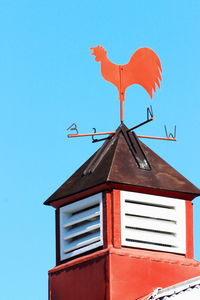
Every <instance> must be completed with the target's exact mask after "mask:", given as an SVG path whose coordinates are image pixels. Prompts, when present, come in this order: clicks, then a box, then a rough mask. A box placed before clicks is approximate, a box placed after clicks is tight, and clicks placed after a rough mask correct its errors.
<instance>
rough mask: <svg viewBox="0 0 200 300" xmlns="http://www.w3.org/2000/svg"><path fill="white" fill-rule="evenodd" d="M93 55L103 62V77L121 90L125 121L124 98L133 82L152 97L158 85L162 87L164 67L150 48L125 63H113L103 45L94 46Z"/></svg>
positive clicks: (122, 115)
mask: <svg viewBox="0 0 200 300" xmlns="http://www.w3.org/2000/svg"><path fill="white" fill-rule="evenodd" d="M90 49H91V50H93V53H91V55H94V56H96V57H95V60H96V61H97V62H101V74H102V76H103V78H104V79H105V80H107V81H109V82H111V83H112V84H114V85H115V86H116V87H117V88H118V91H119V100H120V120H121V122H123V121H124V100H125V92H126V89H127V88H128V87H129V86H130V85H133V84H139V85H141V86H142V87H143V88H144V89H145V90H146V91H147V93H148V94H149V96H150V97H151V98H152V96H153V91H154V92H155V91H156V86H158V87H160V81H161V80H162V78H161V72H162V67H161V63H160V60H159V58H158V56H157V55H156V53H155V52H153V50H151V49H149V48H140V49H138V50H137V51H136V52H135V53H134V54H133V55H132V56H131V59H130V61H129V62H128V63H127V64H125V65H116V64H114V63H112V62H111V61H110V60H109V59H108V57H107V52H106V50H105V49H104V48H103V47H102V46H97V47H92V48H90Z"/></svg>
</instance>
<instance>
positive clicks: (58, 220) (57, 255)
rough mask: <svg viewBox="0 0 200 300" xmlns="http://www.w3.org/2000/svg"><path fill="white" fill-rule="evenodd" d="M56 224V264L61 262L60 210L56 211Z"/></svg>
mask: <svg viewBox="0 0 200 300" xmlns="http://www.w3.org/2000/svg"><path fill="white" fill-rule="evenodd" d="M55 219H56V220H55V224H56V230H55V232H56V265H58V264H60V263H61V261H60V210H59V208H57V209H56V211H55Z"/></svg>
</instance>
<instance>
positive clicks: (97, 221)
mask: <svg viewBox="0 0 200 300" xmlns="http://www.w3.org/2000/svg"><path fill="white" fill-rule="evenodd" d="M101 245H103V234H102V194H96V195H93V196H91V197H88V198H85V199H83V200H79V201H77V202H74V203H71V204H68V205H66V206H64V207H61V208H60V249H61V250H60V257H61V260H63V259H66V258H70V257H73V256H75V255H79V254H81V253H84V252H86V251H89V250H91V249H94V248H97V247H99V246H101Z"/></svg>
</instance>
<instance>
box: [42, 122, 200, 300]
mask: <svg viewBox="0 0 200 300" xmlns="http://www.w3.org/2000/svg"><path fill="white" fill-rule="evenodd" d="M198 195H200V190H199V189H198V188H197V187H195V186H194V185H193V184H192V183H191V182H189V181H188V180H187V179H186V178H184V177H183V176H182V175H181V174H179V173H178V172H177V171H176V170H175V169H173V168H172V167H171V166H170V165H169V164H167V163H166V162H165V161H164V160H163V159H161V158H160V157H159V156H158V155H156V154H155V153H154V152H153V151H152V150H151V149H149V148H148V147H147V146H146V145H144V144H143V143H142V142H141V141H139V140H138V138H137V137H136V135H135V134H134V132H130V131H128V129H127V127H126V126H125V125H124V124H123V123H122V124H121V125H120V126H119V128H118V129H117V131H116V133H115V134H113V135H111V136H109V138H108V139H107V140H106V141H105V142H104V144H103V145H102V147H101V148H100V149H99V150H98V151H97V152H96V153H95V154H94V155H93V156H92V157H90V158H89V160H88V161H86V162H85V163H84V164H83V165H82V166H81V167H80V168H79V169H78V170H77V171H76V172H75V173H74V174H73V175H72V176H71V177H70V178H69V179H68V180H67V181H66V182H65V183H64V184H63V185H62V186H61V187H59V188H58V190H57V191H56V192H55V193H54V194H53V195H52V196H51V197H50V198H49V199H48V200H46V201H45V204H46V205H51V206H53V207H54V208H56V267H54V268H53V269H51V270H50V271H49V299H50V300H66V299H67V300H80V299H81V300H85V299H87V300H105V299H106V300H121V299H124V300H129V299H131V300H134V299H139V298H140V297H142V296H144V295H146V294H148V293H150V292H151V291H152V290H154V289H155V288H157V287H167V286H170V285H173V284H176V283H178V282H180V281H183V280H187V279H189V278H192V277H195V276H199V275H200V264H199V262H197V261H195V260H194V258H193V208H192V202H191V201H192V200H193V199H194V198H195V197H196V196H198Z"/></svg>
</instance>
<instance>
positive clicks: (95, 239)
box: [64, 234, 100, 253]
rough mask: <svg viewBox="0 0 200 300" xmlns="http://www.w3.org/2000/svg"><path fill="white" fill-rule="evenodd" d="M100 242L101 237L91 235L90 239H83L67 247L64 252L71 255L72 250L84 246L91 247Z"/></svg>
mask: <svg viewBox="0 0 200 300" xmlns="http://www.w3.org/2000/svg"><path fill="white" fill-rule="evenodd" d="M99 240H100V237H99V236H97V235H96V234H91V235H90V236H89V237H88V238H82V239H80V240H79V241H78V243H77V242H72V243H70V244H69V246H67V247H66V248H65V250H64V253H69V252H71V251H72V250H75V249H80V248H82V247H84V246H87V245H90V244H92V243H94V242H98V241H99Z"/></svg>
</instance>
